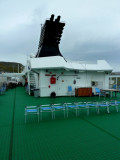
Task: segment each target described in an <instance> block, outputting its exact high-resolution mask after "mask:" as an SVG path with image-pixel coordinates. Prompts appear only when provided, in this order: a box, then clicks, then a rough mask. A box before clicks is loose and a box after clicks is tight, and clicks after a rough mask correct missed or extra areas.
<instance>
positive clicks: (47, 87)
mask: <svg viewBox="0 0 120 160" xmlns="http://www.w3.org/2000/svg"><path fill="white" fill-rule="evenodd" d="M46 74H47V75H53V74H55V75H56V76H54V77H55V78H56V84H50V78H51V76H46ZM74 80H75V81H76V84H74ZM92 81H95V82H97V83H96V85H95V86H92ZM38 83H39V89H40V97H48V96H50V94H51V92H53V91H54V92H55V93H56V96H67V95H68V92H67V88H68V86H72V88H73V90H75V88H80V87H92V89H93V92H95V90H94V88H96V87H99V88H101V89H102V88H109V76H108V75H107V74H105V73H104V72H102V73H100V72H96V71H85V72H77V73H76V72H75V71H66V70H63V69H57V70H52V69H50V70H48V71H47V72H46V70H40V71H39V82H38Z"/></svg>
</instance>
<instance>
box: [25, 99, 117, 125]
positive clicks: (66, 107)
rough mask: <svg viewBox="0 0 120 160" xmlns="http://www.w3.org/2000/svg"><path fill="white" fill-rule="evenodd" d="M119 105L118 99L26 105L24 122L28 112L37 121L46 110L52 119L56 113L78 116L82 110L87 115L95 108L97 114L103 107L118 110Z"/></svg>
mask: <svg viewBox="0 0 120 160" xmlns="http://www.w3.org/2000/svg"><path fill="white" fill-rule="evenodd" d="M119 105H120V101H117V100H111V101H99V102H97V101H92V102H73V103H57V104H46V105H38V106H26V107H25V123H26V117H27V116H28V115H29V114H36V115H37V118H38V122H39V115H40V119H41V120H42V119H43V114H44V113H45V112H46V113H48V114H51V118H52V120H54V119H55V118H56V115H58V114H57V113H58V112H59V115H61V114H62V115H63V117H64V118H65V117H67V118H68V117H69V115H70V113H72V115H73V114H74V115H75V116H76V117H79V116H80V115H81V113H82V111H84V113H85V112H86V115H87V116H88V115H89V114H90V113H91V110H93V109H95V111H96V113H97V114H100V113H101V112H103V110H104V109H105V110H106V111H107V113H108V114H109V113H110V111H111V110H112V109H115V110H116V112H118V107H119Z"/></svg>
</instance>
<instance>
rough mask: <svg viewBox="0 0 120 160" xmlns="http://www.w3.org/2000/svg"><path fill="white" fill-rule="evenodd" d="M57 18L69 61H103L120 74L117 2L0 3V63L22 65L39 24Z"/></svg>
mask: <svg viewBox="0 0 120 160" xmlns="http://www.w3.org/2000/svg"><path fill="white" fill-rule="evenodd" d="M51 14H54V15H55V18H56V17H57V16H58V15H61V21H64V22H65V24H66V25H65V27H64V31H63V35H62V38H61V43H60V51H61V53H62V55H63V56H64V57H65V58H67V59H69V60H82V61H85V60H89V61H94V60H103V59H105V60H106V61H107V62H108V63H109V64H110V65H111V66H112V67H113V69H114V71H120V1H119V0H0V61H9V62H11V61H12V62H13V61H14V62H19V63H22V64H24V65H25V63H26V59H27V56H28V55H30V54H35V53H36V52H37V49H38V43H39V38H40V29H41V24H43V23H44V22H45V19H47V18H50V16H51Z"/></svg>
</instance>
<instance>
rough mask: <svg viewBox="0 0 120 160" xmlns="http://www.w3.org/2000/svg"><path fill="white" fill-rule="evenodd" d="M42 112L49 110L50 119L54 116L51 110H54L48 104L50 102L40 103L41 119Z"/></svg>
mask: <svg viewBox="0 0 120 160" xmlns="http://www.w3.org/2000/svg"><path fill="white" fill-rule="evenodd" d="M44 112H50V113H51V114H52V119H53V118H54V117H53V112H54V110H53V107H52V105H50V104H46V105H40V119H41V120H42V114H43V113H44Z"/></svg>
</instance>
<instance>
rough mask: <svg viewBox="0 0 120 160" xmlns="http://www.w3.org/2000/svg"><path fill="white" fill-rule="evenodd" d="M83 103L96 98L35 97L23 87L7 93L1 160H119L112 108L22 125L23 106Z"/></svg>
mask: <svg viewBox="0 0 120 160" xmlns="http://www.w3.org/2000/svg"><path fill="white" fill-rule="evenodd" d="M118 98H120V95H119V96H118ZM106 99H107V100H109V98H106ZM86 100H88V101H91V100H92V101H93V100H99V99H98V97H91V98H90V97H82V98H81V97H79V98H75V97H58V98H53V99H52V98H35V97H32V96H29V95H27V94H26V92H25V90H24V88H22V87H21V88H19V87H18V88H16V89H11V90H8V91H6V93H5V94H4V95H1V96H0V108H1V110H0V160H120V112H119V113H117V112H116V111H115V110H114V109H112V110H111V112H110V114H108V113H107V112H106V110H104V109H103V110H101V113H100V114H99V115H97V114H96V112H95V111H94V110H92V111H91V113H90V115H89V116H87V115H86V112H82V113H81V115H80V116H79V117H75V114H73V113H71V114H70V115H69V118H65V119H64V118H63V114H60V115H57V114H56V119H55V120H52V119H51V115H50V114H45V115H44V116H43V121H40V122H39V123H38V122H37V117H36V116H35V115H31V116H29V117H28V118H27V124H25V122H24V120H25V119H24V118H25V117H24V109H25V108H24V107H25V105H39V104H48V103H58V102H74V101H86ZM119 110H120V107H119Z"/></svg>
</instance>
